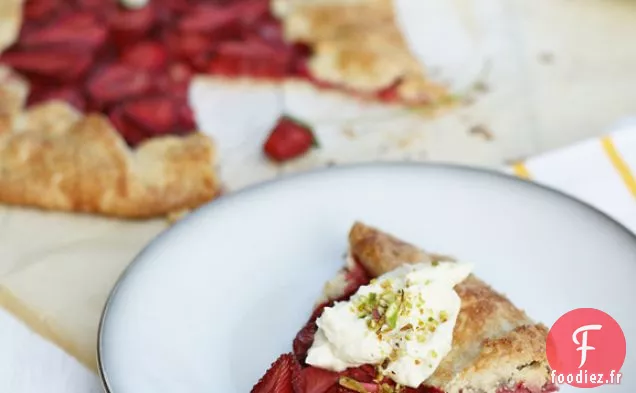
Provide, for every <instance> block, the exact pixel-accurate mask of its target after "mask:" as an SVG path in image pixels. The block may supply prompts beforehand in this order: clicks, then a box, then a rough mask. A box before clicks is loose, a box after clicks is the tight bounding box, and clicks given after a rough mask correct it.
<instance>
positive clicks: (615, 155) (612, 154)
mask: <svg viewBox="0 0 636 393" xmlns="http://www.w3.org/2000/svg"><path fill="white" fill-rule="evenodd" d="M601 145H602V146H603V150H604V151H605V154H607V157H608V158H609V160H610V161H611V162H612V165H613V166H614V169H616V171H617V172H618V174H619V175H620V177H621V179H623V183H625V186H626V187H627V189H628V190H629V192H630V193H631V194H632V196H634V197H635V198H636V179H634V175H633V174H632V171H631V170H630V168H629V166H628V165H627V163H626V162H625V160H623V157H621V155H620V153H619V152H618V150H616V146H615V145H614V142H613V141H612V138H611V137H610V136H605V137H603V138H601Z"/></svg>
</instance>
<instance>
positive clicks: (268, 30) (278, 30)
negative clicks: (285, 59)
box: [256, 18, 285, 46]
mask: <svg viewBox="0 0 636 393" xmlns="http://www.w3.org/2000/svg"><path fill="white" fill-rule="evenodd" d="M256 33H257V34H258V35H259V36H260V37H261V39H263V41H265V42H267V43H269V44H271V45H277V46H279V45H283V46H284V44H285V41H284V38H283V28H282V26H281V24H280V22H279V21H277V20H276V19H274V18H267V20H264V21H262V22H260V23H259V24H258V25H257V26H256Z"/></svg>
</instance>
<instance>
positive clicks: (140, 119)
mask: <svg viewBox="0 0 636 393" xmlns="http://www.w3.org/2000/svg"><path fill="white" fill-rule="evenodd" d="M122 110H123V111H124V115H125V116H126V118H127V119H128V120H130V121H131V123H132V124H134V125H136V126H137V127H139V128H142V129H143V130H144V131H145V132H146V133H148V134H151V135H164V134H167V133H169V132H170V131H172V129H173V127H174V126H175V125H176V124H177V120H178V119H177V116H178V114H177V108H176V107H175V103H174V102H173V101H172V100H170V99H169V98H163V97H152V98H142V99H138V100H134V101H131V102H128V103H126V104H123V106H122Z"/></svg>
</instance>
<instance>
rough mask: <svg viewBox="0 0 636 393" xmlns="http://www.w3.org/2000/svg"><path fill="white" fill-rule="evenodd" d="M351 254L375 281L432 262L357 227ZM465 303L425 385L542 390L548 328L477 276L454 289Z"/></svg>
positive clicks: (472, 392)
mask: <svg viewBox="0 0 636 393" xmlns="http://www.w3.org/2000/svg"><path fill="white" fill-rule="evenodd" d="M349 242H350V250H351V252H352V254H353V256H354V257H355V258H356V259H357V260H358V261H359V262H360V263H361V264H362V265H363V266H364V267H365V268H366V269H367V270H368V271H369V273H371V274H372V275H374V276H377V275H379V274H383V273H386V272H388V271H390V270H393V269H394V268H396V267H397V266H399V265H401V264H403V263H414V262H426V261H430V260H432V259H435V258H434V257H431V256H430V255H426V253H424V252H423V251H421V250H420V249H418V248H417V247H415V246H413V245H410V244H408V243H405V242H403V241H401V240H398V239H397V238H395V237H393V236H391V235H388V234H386V233H383V232H381V231H379V230H377V229H375V228H372V227H369V226H366V225H364V224H361V223H356V224H355V225H354V226H353V228H352V229H351V232H350V236H349ZM455 289H456V291H457V293H458V295H459V297H460V298H461V300H462V306H461V311H460V313H459V316H458V319H457V324H456V326H455V331H454V336H453V349H452V350H451V352H450V353H449V354H448V355H447V356H446V357H445V358H444V360H443V361H442V363H441V364H440V366H439V368H438V369H437V370H436V371H435V373H434V374H433V375H432V376H431V378H429V379H428V380H427V381H426V382H425V384H426V385H431V386H434V387H437V388H439V389H441V390H443V391H444V392H447V393H459V392H462V393H481V392H494V391H496V390H497V389H498V388H500V387H510V388H512V387H515V386H516V385H518V384H519V383H523V384H524V385H525V386H526V387H528V388H529V389H532V390H533V391H534V390H535V389H536V390H537V391H539V390H540V389H541V388H542V387H543V386H545V385H546V384H548V383H549V382H550V380H549V378H550V368H549V366H548V363H547V358H546V353H545V343H546V337H547V334H548V332H547V329H546V327H545V326H543V325H541V324H536V323H535V322H533V321H532V320H531V319H530V318H528V316H527V315H526V314H525V313H524V312H523V311H522V310H520V309H518V308H516V307H515V306H514V305H513V304H512V303H511V302H510V301H509V300H508V299H506V297H504V296H503V295H501V294H499V293H497V292H495V291H494V290H492V289H491V288H490V287H489V286H488V285H486V284H485V283H484V282H482V281H481V280H479V279H478V278H476V277H475V276H472V275H471V276H469V277H468V278H467V279H466V280H464V281H463V282H462V283H461V284H459V285H457V286H456V288H455Z"/></svg>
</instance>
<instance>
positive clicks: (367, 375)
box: [341, 364, 376, 383]
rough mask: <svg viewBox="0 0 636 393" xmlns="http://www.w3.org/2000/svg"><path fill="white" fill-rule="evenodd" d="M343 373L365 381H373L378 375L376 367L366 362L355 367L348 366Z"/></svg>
mask: <svg viewBox="0 0 636 393" xmlns="http://www.w3.org/2000/svg"><path fill="white" fill-rule="evenodd" d="M341 374H342V375H345V376H347V377H349V378H352V379H355V380H356V381H358V382H363V383H372V382H373V380H374V379H375V377H376V371H375V367H373V366H372V365H370V364H365V365H363V366H360V367H355V368H348V369H346V370H345V371H343V372H342V373H341Z"/></svg>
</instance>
